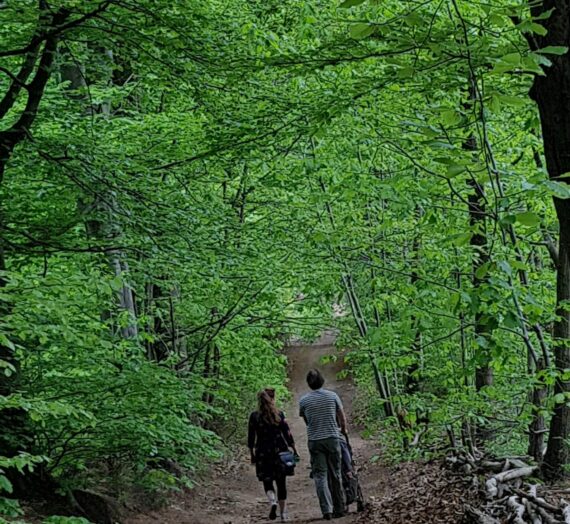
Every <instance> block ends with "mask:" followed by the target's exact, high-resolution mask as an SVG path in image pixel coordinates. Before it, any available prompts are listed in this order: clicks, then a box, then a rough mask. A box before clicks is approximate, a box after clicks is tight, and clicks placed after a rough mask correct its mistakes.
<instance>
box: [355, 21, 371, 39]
mask: <svg viewBox="0 0 570 524" xmlns="http://www.w3.org/2000/svg"><path fill="white" fill-rule="evenodd" d="M374 31H376V26H374V25H372V24H365V23H359V24H354V25H353V26H351V27H350V36H351V37H352V38H354V39H355V40H362V39H364V38H367V37H369V36H370V35H372V34H374Z"/></svg>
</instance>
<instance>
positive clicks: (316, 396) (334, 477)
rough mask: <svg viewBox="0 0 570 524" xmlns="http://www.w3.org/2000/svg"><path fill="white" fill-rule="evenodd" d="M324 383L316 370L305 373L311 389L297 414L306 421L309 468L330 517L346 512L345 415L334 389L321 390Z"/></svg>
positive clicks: (340, 515) (324, 511) (320, 501)
mask: <svg viewBox="0 0 570 524" xmlns="http://www.w3.org/2000/svg"><path fill="white" fill-rule="evenodd" d="M324 383H325V379H324V377H323V376H322V375H321V373H320V371H319V370H318V369H311V370H310V371H309V372H308V373H307V384H308V385H309V387H310V388H311V390H312V391H310V392H309V393H307V394H305V395H303V396H302V397H301V400H300V401H299V415H300V416H301V417H303V419H304V420H305V423H306V424H307V437H308V439H309V452H310V454H311V470H312V472H313V479H314V481H315V487H316V488H317V496H318V497H319V504H320V506H321V511H322V512H323V518H324V519H325V520H330V519H331V518H339V517H342V516H344V515H345V513H346V511H345V502H344V500H345V499H344V489H343V487H342V477H341V465H342V455H341V450H340V432H341V431H342V432H343V433H346V416H345V414H344V410H343V408H342V402H341V401H340V398H339V397H338V395H337V394H336V393H335V392H334V391H329V390H328V389H323V384H324ZM339 425H340V428H339ZM329 480H330V485H329Z"/></svg>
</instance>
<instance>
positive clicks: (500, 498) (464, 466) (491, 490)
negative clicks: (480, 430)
mask: <svg viewBox="0 0 570 524" xmlns="http://www.w3.org/2000/svg"><path fill="white" fill-rule="evenodd" d="M446 462H447V464H448V465H449V466H450V467H451V468H452V469H453V470H455V471H458V472H460V473H461V474H463V475H466V476H468V477H471V479H470V484H471V486H472V487H473V488H474V489H478V490H479V492H480V493H481V495H482V499H484V500H485V502H484V503H483V504H482V505H481V506H480V507H478V508H476V507H474V506H471V505H467V506H466V508H465V512H466V522H470V523H473V524H502V523H513V524H570V503H568V502H567V501H566V500H564V497H566V498H567V499H568V500H570V489H566V490H565V489H562V490H561V489H558V490H556V489H555V488H549V487H548V486H543V485H541V484H540V483H539V482H538V480H537V479H536V476H537V473H538V467H537V466H533V465H531V464H529V463H527V462H525V460H524V458H523V457H520V458H518V457H517V458H507V459H491V458H486V457H477V458H476V457H474V456H473V455H472V454H470V453H462V454H455V455H453V456H450V457H447V459H446ZM547 499H548V500H547ZM553 501H555V502H553Z"/></svg>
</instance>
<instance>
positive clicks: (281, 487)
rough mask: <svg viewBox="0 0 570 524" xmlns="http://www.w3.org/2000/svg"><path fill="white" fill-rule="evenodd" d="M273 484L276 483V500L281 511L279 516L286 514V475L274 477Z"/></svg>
mask: <svg viewBox="0 0 570 524" xmlns="http://www.w3.org/2000/svg"><path fill="white" fill-rule="evenodd" d="M275 484H277V500H278V501H279V511H280V512H281V517H284V516H285V514H286V511H285V505H286V503H287V477H286V476H282V477H278V478H276V479H275Z"/></svg>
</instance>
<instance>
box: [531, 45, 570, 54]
mask: <svg viewBox="0 0 570 524" xmlns="http://www.w3.org/2000/svg"><path fill="white" fill-rule="evenodd" d="M535 52H536V53H541V54H543V55H565V54H566V53H567V52H568V47H567V46H563V45H549V46H546V47H543V48H542V49H537V50H536V51H535Z"/></svg>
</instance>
